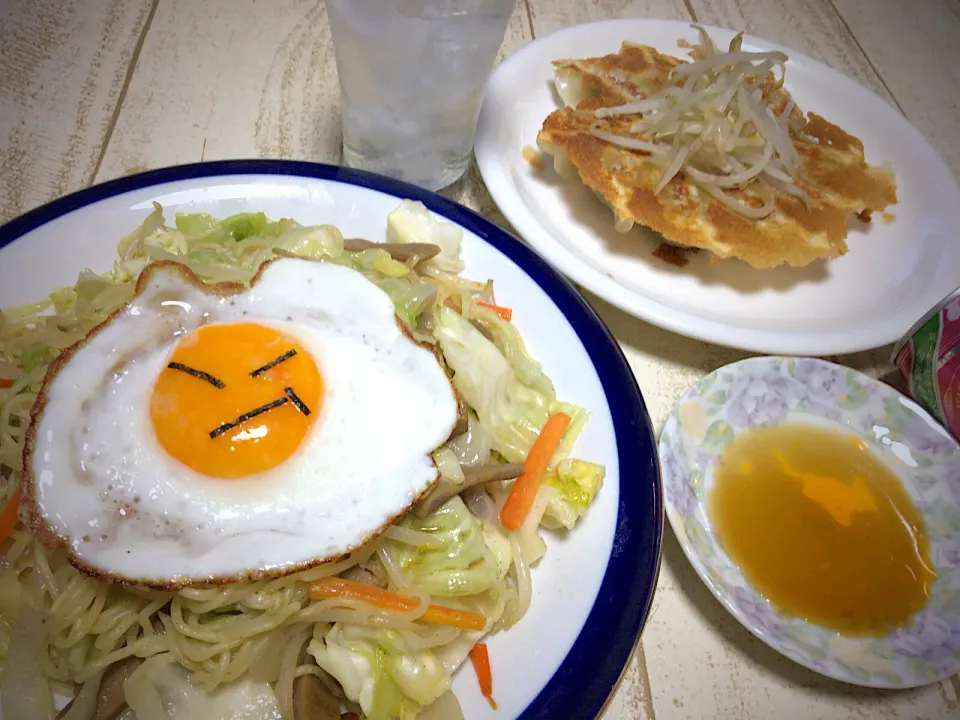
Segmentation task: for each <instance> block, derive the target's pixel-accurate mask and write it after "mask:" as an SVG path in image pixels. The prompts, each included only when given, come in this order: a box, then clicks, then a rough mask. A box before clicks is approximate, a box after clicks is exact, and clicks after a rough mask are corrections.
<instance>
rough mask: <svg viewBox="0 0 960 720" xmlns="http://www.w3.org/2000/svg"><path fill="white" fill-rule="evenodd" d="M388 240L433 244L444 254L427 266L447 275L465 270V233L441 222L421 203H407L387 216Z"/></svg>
mask: <svg viewBox="0 0 960 720" xmlns="http://www.w3.org/2000/svg"><path fill="white" fill-rule="evenodd" d="M387 239H388V240H389V241H390V242H395V243H430V244H432V245H436V246H437V247H438V248H440V254H439V255H437V256H436V257H434V258H432V259H431V260H428V261H427V264H428V265H430V266H432V267H434V268H436V269H437V270H441V271H443V272H445V273H453V274H456V273H458V272H460V271H461V270H463V261H462V260H461V259H460V243H461V241H462V240H463V231H462V230H460V228H458V227H457V226H456V225H453V224H451V223H441V222H438V221H437V219H436V218H435V217H434V216H433V215H432V214H431V213H430V211H429V210H427V208H426V206H425V205H424V204H423V203H421V202H414V201H413V200H404V201H403V202H402V203H400V206H399V207H398V208H397V209H396V210H394V211H393V212H392V213H390V214H389V215H387Z"/></svg>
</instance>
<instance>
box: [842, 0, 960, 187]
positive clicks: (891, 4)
mask: <svg viewBox="0 0 960 720" xmlns="http://www.w3.org/2000/svg"><path fill="white" fill-rule="evenodd" d="M833 4H834V6H836V9H837V10H838V11H839V13H840V15H841V17H842V19H843V21H844V23H846V26H847V27H848V28H849V29H850V31H851V32H852V33H853V36H854V38H855V39H856V41H857V43H858V44H859V46H860V47H861V48H862V49H863V51H864V53H866V55H867V57H869V58H870V62H871V64H872V65H873V67H874V68H876V70H877V72H878V73H879V74H880V75H881V76H882V77H883V81H884V84H885V85H886V87H887V88H889V90H890V92H891V93H892V94H893V96H894V97H895V98H896V100H897V104H898V105H899V106H900V107H901V108H902V109H903V113H904V114H905V115H906V116H907V118H909V119H910V121H911V122H912V123H913V124H914V125H916V126H917V128H919V130H920V132H922V133H923V134H924V135H926V137H927V139H928V140H930V142H931V143H933V146H934V147H935V148H937V150H939V152H940V154H941V155H942V156H943V158H944V159H945V160H946V161H947V164H948V165H949V166H950V167H951V169H952V170H953V174H954V175H955V176H956V177H957V178H960V142H958V138H960V2H958V1H957V0H914V2H903V0H833Z"/></svg>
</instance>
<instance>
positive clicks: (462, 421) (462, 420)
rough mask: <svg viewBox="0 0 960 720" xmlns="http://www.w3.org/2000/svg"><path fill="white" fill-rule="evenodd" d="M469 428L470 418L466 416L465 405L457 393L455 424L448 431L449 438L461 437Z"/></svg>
mask: <svg viewBox="0 0 960 720" xmlns="http://www.w3.org/2000/svg"><path fill="white" fill-rule="evenodd" d="M469 428H470V418H469V417H468V416H467V404H466V403H465V402H464V401H463V397H462V396H461V395H460V393H457V422H456V424H454V426H453V430H451V431H450V437H452V438H455V437H457V436H458V435H463V434H464V433H465V432H466V431H467V430H468V429H469Z"/></svg>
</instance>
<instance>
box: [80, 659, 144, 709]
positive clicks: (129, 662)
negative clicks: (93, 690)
mask: <svg viewBox="0 0 960 720" xmlns="http://www.w3.org/2000/svg"><path fill="white" fill-rule="evenodd" d="M142 662H143V658H138V657H128V658H125V659H123V660H119V661H118V662H115V663H114V664H113V665H111V666H110V667H108V668H107V671H106V672H105V673H104V674H103V680H102V681H101V682H100V693H99V694H98V695H97V709H96V710H94V712H93V717H92V718H91V719H90V720H116V718H117V717H119V715H120V713H122V712H123V711H124V710H126V709H127V697H126V695H124V693H123V684H124V683H125V682H126V681H127V678H129V677H130V676H131V675H133V671H134V670H136V669H137V668H138V667H140V664H141V663H142Z"/></svg>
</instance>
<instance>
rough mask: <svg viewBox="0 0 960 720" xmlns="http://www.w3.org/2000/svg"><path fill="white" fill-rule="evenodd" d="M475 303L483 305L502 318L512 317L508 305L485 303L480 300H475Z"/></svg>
mask: <svg viewBox="0 0 960 720" xmlns="http://www.w3.org/2000/svg"><path fill="white" fill-rule="evenodd" d="M477 305H479V306H480V307H485V308H486V309H487V310H493V311H494V312H495V313H496V314H497V315H498V316H499V317H500V318H501V319H502V320H510V319H511V318H512V317H513V310H511V309H510V308H508V307H501V306H500V305H494V304H493V303H485V302H483V301H482V300H478V301H477Z"/></svg>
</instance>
